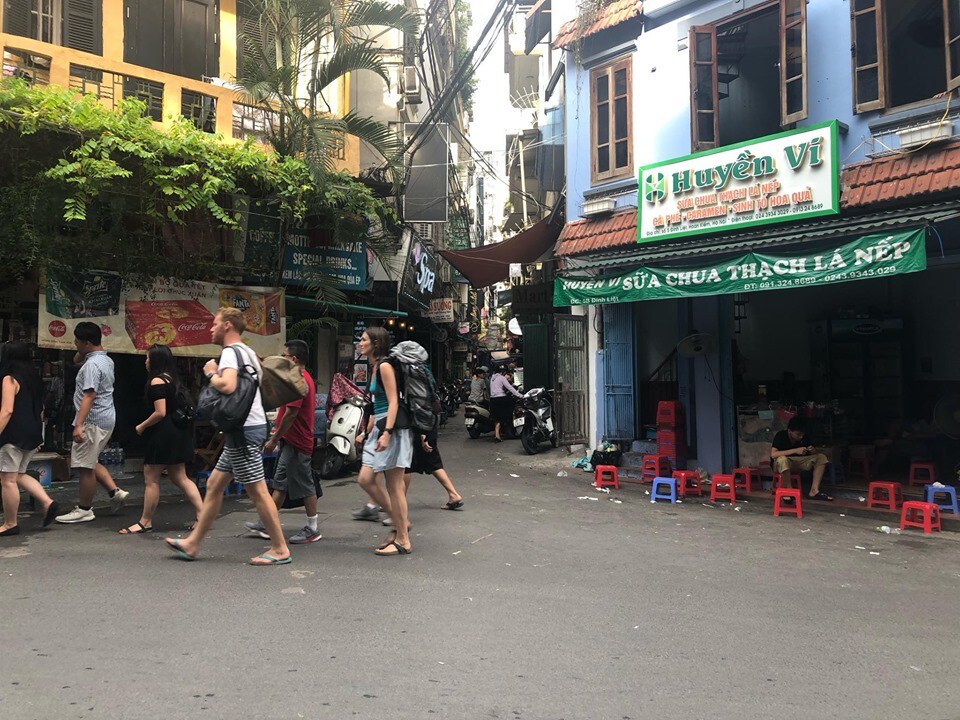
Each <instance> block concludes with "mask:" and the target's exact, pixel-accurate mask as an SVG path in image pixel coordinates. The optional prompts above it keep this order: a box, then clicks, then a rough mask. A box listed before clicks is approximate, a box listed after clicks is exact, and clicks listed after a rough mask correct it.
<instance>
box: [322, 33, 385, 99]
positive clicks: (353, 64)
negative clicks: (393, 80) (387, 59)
mask: <svg viewBox="0 0 960 720" xmlns="http://www.w3.org/2000/svg"><path fill="white" fill-rule="evenodd" d="M358 70H369V71H370V72H372V73H376V74H377V75H379V76H380V77H381V78H383V81H384V82H385V83H389V82H390V75H389V74H388V73H387V66H386V64H384V62H383V58H382V55H381V53H380V51H379V49H377V48H376V47H375V46H374V45H373V44H372V43H370V42H366V41H365V42H360V43H353V44H350V45H342V46H340V47H338V48H337V49H336V50H334V51H333V53H332V54H331V55H330V56H329V57H328V58H327V59H326V60H323V61H321V62H320V63H319V65H318V69H317V77H316V80H317V87H318V89H321V90H322V89H323V88H325V87H327V86H328V85H330V83H332V82H334V81H336V80H338V79H339V78H342V77H344V76H346V75H347V73H351V72H356V71H358Z"/></svg>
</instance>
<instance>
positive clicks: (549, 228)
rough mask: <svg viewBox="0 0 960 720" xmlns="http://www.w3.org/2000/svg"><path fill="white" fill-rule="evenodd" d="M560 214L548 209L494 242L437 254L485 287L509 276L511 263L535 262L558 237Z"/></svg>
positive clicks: (560, 228)
mask: <svg viewBox="0 0 960 720" xmlns="http://www.w3.org/2000/svg"><path fill="white" fill-rule="evenodd" d="M561 230H563V214H562V213H559V212H556V213H551V214H550V215H549V216H548V217H546V218H544V219H543V220H541V221H540V222H538V223H537V224H536V225H532V226H530V227H528V228H527V229H526V230H524V231H522V232H520V233H518V234H517V235H514V236H513V237H512V238H510V239H509V240H504V241H503V242H502V243H497V244H496V245H484V246H483V247H478V248H472V249H470V250H441V251H440V255H441V257H443V258H444V259H445V260H446V261H447V262H448V263H450V264H451V265H453V266H454V267H455V268H456V269H457V270H459V271H460V274H461V275H463V276H464V277H465V278H467V280H469V281H470V285H472V286H473V287H475V288H482V287H487V286H488V285H493V284H494V283H497V282H501V281H503V280H506V279H507V278H509V277H510V264H511V263H521V264H525V263H532V262H536V261H537V260H538V259H539V258H540V257H541V256H542V255H543V254H544V253H546V252H547V251H548V250H549V249H550V248H551V247H553V244H554V243H555V242H556V241H557V238H558V237H560V231H561Z"/></svg>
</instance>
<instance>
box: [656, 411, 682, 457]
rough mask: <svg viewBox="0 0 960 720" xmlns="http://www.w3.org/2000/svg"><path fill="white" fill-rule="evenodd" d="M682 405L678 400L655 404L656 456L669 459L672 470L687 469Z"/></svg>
mask: <svg viewBox="0 0 960 720" xmlns="http://www.w3.org/2000/svg"><path fill="white" fill-rule="evenodd" d="M685 427H686V423H685V422H684V418H683V405H681V404H680V401H679V400H664V401H661V402H659V403H657V454H658V455H666V456H667V457H668V458H669V459H670V467H672V468H673V469H674V470H686V469H687V437H686V433H685V431H684V428H685Z"/></svg>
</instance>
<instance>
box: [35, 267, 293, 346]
mask: <svg viewBox="0 0 960 720" xmlns="http://www.w3.org/2000/svg"><path fill="white" fill-rule="evenodd" d="M42 287H43V291H42V292H41V296H40V308H39V323H38V327H37V341H38V344H39V345H40V347H47V348H57V349H61V350H72V349H74V344H73V329H74V328H75V327H76V325H77V323H79V322H83V321H85V320H86V321H90V322H95V323H97V324H98V325H99V326H100V330H101V332H102V333H103V347H104V349H105V350H106V351H107V352H115V353H136V354H142V353H143V352H144V351H145V350H146V349H147V348H149V347H150V346H151V345H153V344H154V343H159V344H160V345H168V346H169V347H170V349H171V351H172V352H173V354H174V355H183V356H188V357H216V356H217V355H218V354H219V348H217V347H216V346H215V345H213V344H211V342H210V328H211V326H212V325H213V317H214V315H215V314H216V312H217V310H218V309H219V308H221V307H235V308H238V309H240V310H242V311H243V314H244V316H245V317H246V320H247V329H246V332H244V333H243V340H244V342H246V343H247V344H248V345H250V347H252V348H253V349H254V350H255V351H256V352H257V354H259V355H261V356H265V355H279V354H280V353H281V352H282V350H283V343H284V341H285V340H286V335H287V327H286V317H285V315H286V311H285V307H284V295H283V290H280V289H277V288H264V287H237V286H233V285H220V284H215V283H204V282H197V281H193V280H179V279H177V278H157V279H156V280H155V281H154V283H153V285H152V286H151V287H149V288H147V289H145V290H144V289H140V288H134V287H127V286H125V285H124V283H123V281H122V279H121V278H120V276H118V275H115V274H113V273H108V272H89V273H83V274H81V275H79V276H71V277H69V278H67V277H61V276H58V275H56V274H55V273H52V272H48V273H47V275H46V277H45V279H44V282H43V285H42Z"/></svg>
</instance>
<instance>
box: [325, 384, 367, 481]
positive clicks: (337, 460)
mask: <svg viewBox="0 0 960 720" xmlns="http://www.w3.org/2000/svg"><path fill="white" fill-rule="evenodd" d="M364 404H365V403H364V399H363V398H362V397H360V396H357V395H353V396H350V397H347V398H345V399H344V400H343V402H341V403H340V404H339V405H337V407H336V408H334V410H333V418H332V419H331V420H330V424H329V425H327V447H326V448H325V449H324V454H323V457H322V459H321V461H320V477H322V478H323V479H324V480H332V479H333V478H335V477H337V476H338V475H340V473H342V472H343V471H344V469H345V468H352V467H353V466H355V465H358V464H359V463H360V460H361V459H362V457H361V453H362V452H363V449H362V448H360V447H357V442H356V441H357V434H358V433H359V432H360V431H361V430H362V429H363V420H364Z"/></svg>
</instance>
